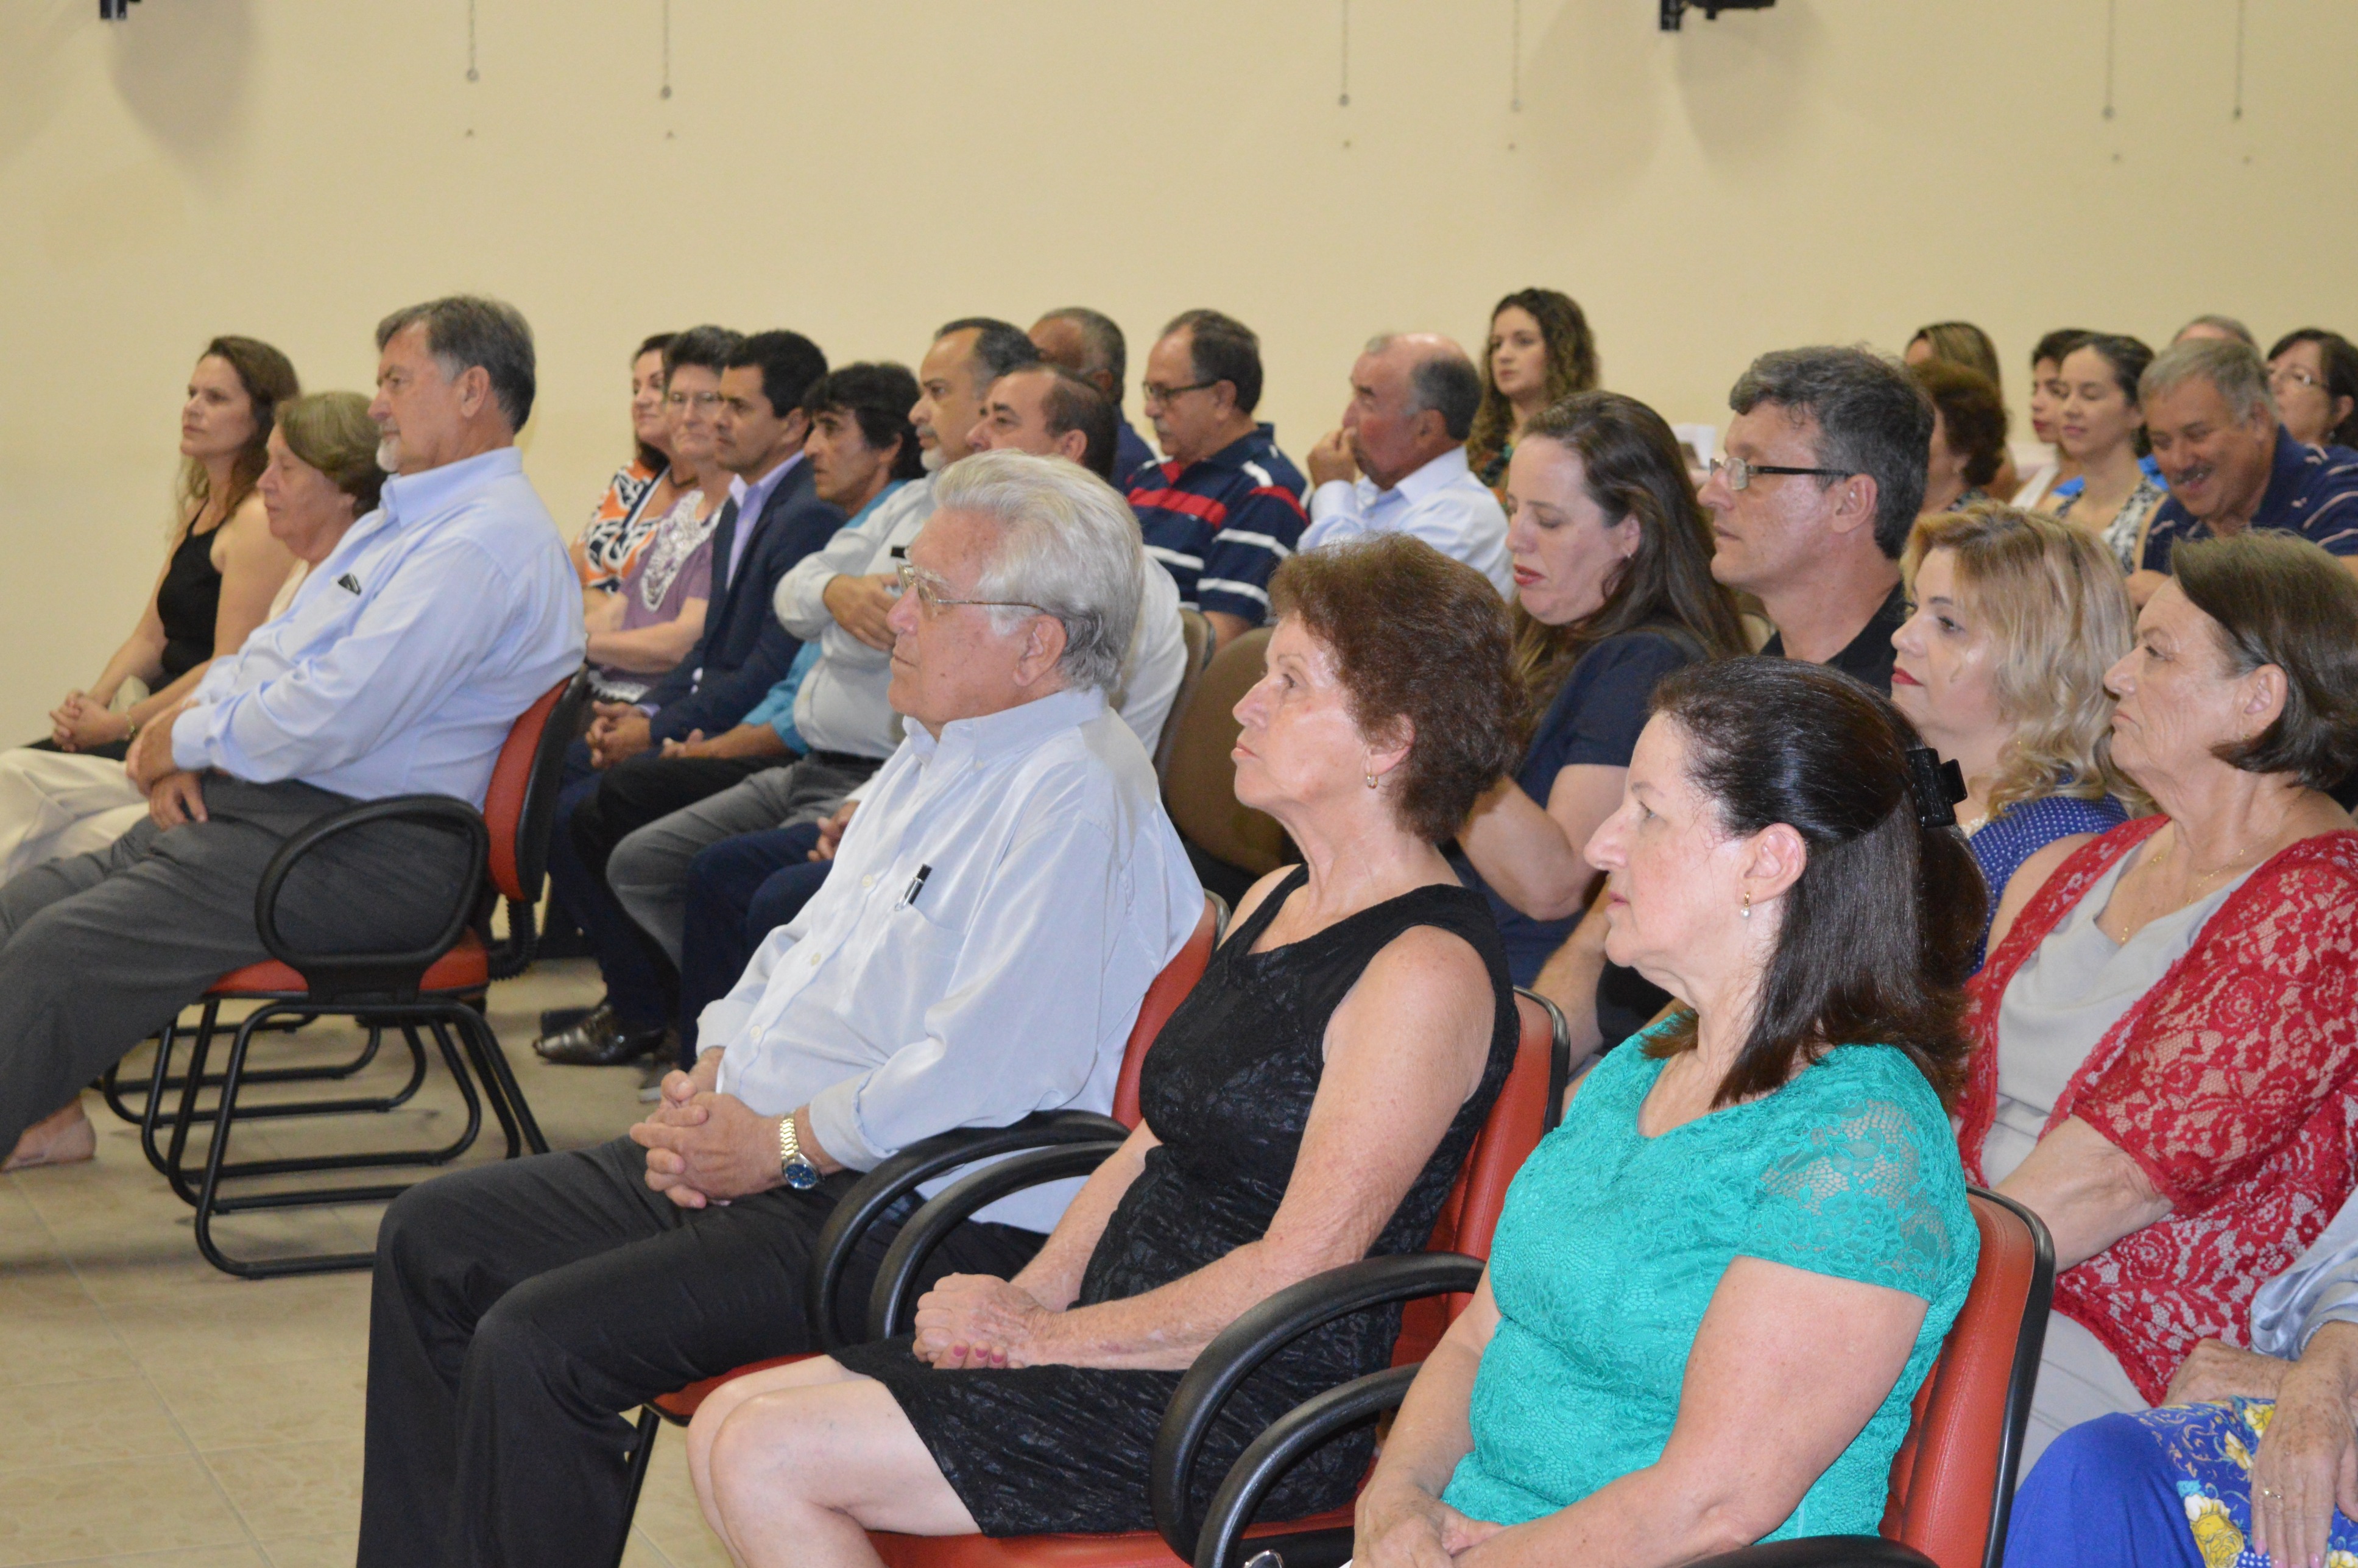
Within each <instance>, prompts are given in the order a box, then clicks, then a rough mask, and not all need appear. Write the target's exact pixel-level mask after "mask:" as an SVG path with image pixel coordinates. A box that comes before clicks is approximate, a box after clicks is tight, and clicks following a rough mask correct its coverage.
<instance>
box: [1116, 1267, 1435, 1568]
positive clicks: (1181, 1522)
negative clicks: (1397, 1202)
mask: <svg viewBox="0 0 2358 1568" xmlns="http://www.w3.org/2000/svg"><path fill="white" fill-rule="evenodd" d="M1481 1282H1482V1265H1481V1263H1480V1262H1478V1261H1477V1260H1474V1259H1472V1258H1468V1257H1466V1255H1465V1254H1463V1253H1460V1252H1408V1253H1402V1254H1400V1255H1398V1256H1396V1257H1390V1258H1368V1259H1365V1260H1361V1261H1359V1262H1357V1263H1346V1264H1345V1265H1343V1267H1341V1268H1339V1269H1329V1270H1327V1271H1325V1273H1323V1274H1314V1275H1312V1276H1311V1277H1310V1278H1309V1279H1306V1280H1304V1281H1302V1282H1301V1283H1300V1284H1295V1285H1288V1286H1287V1287H1286V1288H1285V1289H1283V1290H1282V1291H1280V1292H1277V1293H1276V1294H1275V1295H1272V1296H1271V1297H1270V1298H1269V1299H1268V1300H1267V1301H1265V1302H1263V1303H1260V1305H1259V1306H1256V1307H1254V1308H1252V1309H1251V1310H1250V1311H1249V1312H1247V1313H1245V1314H1243V1315H1242V1316H1241V1317H1238V1319H1237V1320H1236V1321H1235V1322H1234V1323H1232V1324H1230V1325H1228V1327H1226V1328H1224V1329H1222V1330H1221V1331H1220V1332H1219V1334H1218V1335H1217V1336H1216V1337H1215V1338H1214V1339H1213V1341H1212V1342H1211V1343H1210V1344H1209V1345H1206V1346H1204V1352H1203V1354H1202V1355H1200V1356H1198V1357H1195V1365H1194V1366H1192V1367H1190V1368H1187V1375H1186V1376H1185V1377H1184V1378H1182V1379H1179V1387H1178V1390H1177V1391H1175V1392H1174V1393H1173V1395H1172V1396H1171V1403H1170V1406H1169V1407H1168V1408H1167V1409H1165V1410H1164V1411H1163V1427H1162V1430H1161V1431H1160V1432H1158V1433H1156V1434H1155V1438H1154V1458H1153V1462H1152V1468H1151V1469H1150V1471H1149V1473H1148V1479H1149V1489H1150V1496H1151V1498H1152V1502H1153V1505H1154V1528H1155V1529H1156V1530H1158V1531H1160V1532H1161V1534H1162V1536H1163V1541H1164V1542H1165V1543H1166V1544H1168V1545H1169V1546H1170V1548H1171V1550H1172V1551H1173V1552H1176V1553H1177V1554H1178V1555H1179V1556H1180V1557H1181V1558H1183V1559H1184V1560H1187V1561H1189V1562H1193V1561H1194V1560H1195V1541H1196V1538H1197V1536H1198V1534H1199V1533H1200V1531H1201V1521H1200V1520H1198V1519H1195V1517H1194V1515H1193V1511H1192V1509H1190V1507H1189V1503H1188V1499H1189V1498H1190V1496H1191V1495H1192V1491H1193V1483H1194V1479H1195V1456H1196V1454H1198V1453H1199V1452H1200V1451H1201V1449H1202V1447H1203V1444H1204V1439H1205V1438H1206V1436H1207V1435H1208V1434H1209V1433H1210V1432H1211V1430H1212V1423H1213V1422H1214V1421H1216V1420H1217V1419H1218V1416H1219V1413H1220V1409H1221V1407H1222V1406H1223V1405H1225V1404H1227V1402H1228V1396H1229V1395H1230V1394H1232V1393H1234V1392H1235V1391H1236V1390H1237V1388H1238V1385H1239V1384H1241V1383H1242V1382H1243V1381H1244V1380H1245V1379H1247V1378H1249V1377H1250V1376H1251V1375H1252V1374H1253V1373H1254V1372H1255V1371H1257V1370H1259V1369H1260V1365H1261V1363H1262V1362H1264V1361H1267V1360H1268V1359H1269V1358H1270V1357H1271V1356H1274V1355H1276V1354H1277V1353H1278V1352H1279V1351H1280V1350H1282V1349H1283V1348H1284V1347H1285V1346H1288V1345H1290V1344H1292V1343H1293V1341H1294V1340H1296V1339H1299V1338H1301V1337H1302V1336H1303V1335H1305V1334H1307V1333H1309V1332H1310V1331H1311V1330H1313V1329H1314V1328H1318V1327H1320V1326H1322V1325H1325V1324H1328V1323H1332V1322H1333V1321H1335V1320H1336V1318H1338V1317H1347V1316H1349V1315H1350V1314H1353V1313H1355V1312H1365V1311H1366V1310H1367V1309H1368V1308H1369V1307H1374V1306H1383V1305H1386V1304H1388V1303H1392V1302H1409V1301H1415V1300H1417V1299H1419V1298H1421V1297H1423V1296H1437V1295H1446V1294H1452V1293H1456V1292H1471V1291H1473V1290H1474V1289H1475V1288H1476V1286H1478V1285H1479V1284H1480V1283H1481Z"/></svg>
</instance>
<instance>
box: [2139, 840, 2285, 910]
mask: <svg viewBox="0 0 2358 1568" xmlns="http://www.w3.org/2000/svg"><path fill="white" fill-rule="evenodd" d="M2179 842H2180V839H2179V834H2178V828H2177V825H2176V824H2174V823H2173V824H2172V825H2171V828H2170V838H2169V853H2168V854H2165V855H2163V856H2162V857H2161V860H2160V861H2158V862H2156V863H2157V865H2158V864H2160V863H2161V862H2162V861H2169V860H2174V859H2176V858H2177V855H2178V846H2179ZM2264 842H2265V841H2264ZM2259 858H2260V852H2259V851H2257V850H2254V851H2251V852H2249V853H2246V854H2242V855H2238V856H2236V857H2234V859H2232V860H2228V861H2227V863H2226V864H2224V865H2223V866H2221V867H2220V868H2219V869H2218V870H2216V871H2204V872H2201V874H2199V875H2197V874H2196V873H2195V871H2194V865H2193V862H2192V861H2191V860H2189V861H2188V862H2187V867H2186V871H2187V875H2188V876H2189V877H2190V878H2192V881H2190V883H2189V885H2188V891H2187V902H2188V903H2193V902H2194V901H2195V900H2196V899H2198V898H2201V896H2202V894H2203V892H2204V890H2205V889H2207V888H2208V887H2209V886H2210V884H2211V883H2212V882H2214V881H2218V880H2219V879H2220V878H2221V877H2223V876H2226V875H2228V874H2230V873H2231V872H2234V871H2243V870H2244V869H2246V867H2247V866H2248V865H2249V864H2250V863H2251V862H2252V861H2255V860H2258V859H2259Z"/></svg>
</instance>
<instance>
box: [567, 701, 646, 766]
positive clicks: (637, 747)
mask: <svg viewBox="0 0 2358 1568" xmlns="http://www.w3.org/2000/svg"><path fill="white" fill-rule="evenodd" d="M591 706H592V707H593V708H595V709H596V710H597V714H598V717H597V718H595V719H591V720H590V732H589V733H588V734H587V735H585V736H583V737H582V739H583V740H584V741H587V742H588V743H589V747H590V766H592V767H594V768H600V769H604V768H611V767H612V766H614V765H615V764H616V763H617V762H629V761H630V760H631V759H632V758H633V757H635V756H637V755H638V754H639V753H640V752H644V751H647V750H649V749H650V748H651V747H653V746H654V733H653V730H654V727H653V726H652V725H651V724H650V723H649V722H648V720H647V716H646V715H645V714H644V713H643V712H641V711H640V710H639V709H638V708H636V707H635V706H633V704H631V703H627V702H600V703H594V704H592V705H591Z"/></svg>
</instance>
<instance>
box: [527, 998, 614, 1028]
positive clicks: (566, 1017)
mask: <svg viewBox="0 0 2358 1568" xmlns="http://www.w3.org/2000/svg"><path fill="white" fill-rule="evenodd" d="M604 1005H605V1004H604V1003H603V1002H600V1004H599V1006H600V1007H602V1006H604ZM595 1011H598V1008H595V1007H544V1008H542V1009H541V1010H540V1032H541V1033H542V1034H543V1035H544V1036H546V1035H550V1034H561V1033H564V1032H565V1031H567V1030H568V1029H570V1028H572V1027H573V1026H574V1025H575V1024H577V1023H579V1022H581V1021H582V1020H584V1019H586V1018H588V1017H589V1016H590V1014H591V1013H593V1012H595Z"/></svg>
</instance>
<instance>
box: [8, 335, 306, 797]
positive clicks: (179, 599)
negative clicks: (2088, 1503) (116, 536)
mask: <svg viewBox="0 0 2358 1568" xmlns="http://www.w3.org/2000/svg"><path fill="white" fill-rule="evenodd" d="M299 391H300V388H299V387H298V385H297V383H296V379H295V367H294V366H293V365H291V364H289V363H287V356H286V355H284V354H282V353H280V352H279V351H277V350H276V349H274V348H272V347H271V346H270V345H269V344H267V343H265V342H260V341H256V340H254V339H252V338H234V337H225V338H215V339H214V340H213V341H211V343H209V344H207V345H206V347H205V351H204V354H203V355H202V356H201V357H200V359H199V360H198V361H197V368H196V370H195V372H194V373H191V374H190V376H189V397H188V402H187V403H186V404H185V405H183V406H182V408H181V411H180V455H181V458H182V460H183V463H182V469H181V478H180V517H181V523H180V526H179V528H178V530H177V531H176V532H175V535H174V538H173V544H172V553H171V555H170V556H169V557H168V558H167V559H166V560H165V563H164V571H163V574H162V576H160V577H159V578H157V581H156V591H155V593H154V595H153V596H152V597H151V598H150V599H149V600H148V602H147V606H146V610H145V611H142V612H141V614H140V617H139V623H138V624H137V625H136V626H134V627H133V628H132V630H131V635H130V636H129V637H127V638H125V639H124V643H123V645H122V646H121V647H119V648H117V649H116V650H115V651H114V657H113V658H111V659H109V660H107V662H106V667H105V668H104V669H103V670H101V671H100V672H99V676H98V679H97V680H95V681H93V682H92V683H91V685H90V686H89V687H84V688H81V689H78V690H75V691H70V692H68V693H67V694H66V698H65V700H64V701H63V702H61V703H59V705H58V706H57V708H55V709H54V710H53V711H52V712H51V713H50V714H49V724H50V733H49V738H48V739H47V740H45V741H35V742H33V744H34V745H36V746H37V747H40V748H42V749H44V750H49V751H62V752H85V753H88V754H91V755H94V756H102V757H113V758H114V759H116V760H117V761H120V760H121V759H122V757H123V755H124V752H125V751H126V750H127V749H128V747H129V745H130V740H131V736H132V734H133V733H134V731H135V730H136V729H137V727H138V726H139V725H141V724H143V723H145V722H146V721H147V720H148V719H152V718H154V717H156V716H157V714H160V713H164V712H167V711H168V710H169V709H170V708H174V707H176V706H178V703H179V701H180V699H181V698H182V697H186V696H188V694H189V692H190V691H191V690H193V689H195V687H196V683H197V680H198V678H199V676H200V673H201V671H202V669H203V667H204V665H206V664H207V662H209V661H210V660H211V658H212V656H213V655H214V654H216V653H224V652H233V651H234V650H235V649H236V648H237V646H238V645H239V644H240V643H243V642H244V641H245V637H246V633H249V632H251V631H253V630H254V627H256V626H258V625H260V624H261V623H262V621H263V618H264V616H265V613H266V611H268V608H269V605H270V600H271V596H272V595H273V594H275V593H276V592H277V591H278V586H279V584H281V583H283V582H285V581H286V580H287V572H288V571H289V570H291V569H292V568H293V567H294V564H295V558H294V557H293V556H291V555H289V554H288V553H287V549H286V546H282V545H280V544H279V543H278V542H277V541H276V539H273V538H272V537H271V536H270V527H269V524H268V522H267V520H266V519H265V517H264V516H263V513H262V502H261V499H260V498H259V497H258V496H256V495H255V494H254V484H255V483H256V481H259V480H260V479H261V477H262V470H263V465H264V463H265V461H266V460H267V455H268V454H267V452H266V450H265V448H266V446H267V444H268V442H269V439H270V427H271V424H272V421H273V419H274V418H275V417H276V411H277V406H278V405H279V404H280V403H281V402H283V401H285V400H286V399H287V398H290V397H293V396H295V395H297V393H298V392H299ZM130 680H137V681H140V682H142V683H143V684H145V685H146V687H148V689H149V692H150V695H149V696H148V697H146V698H145V699H144V700H142V701H140V702H139V703H137V704H136V705H135V706H134V707H133V708H130V709H129V710H127V711H125V712H121V713H117V712H114V711H113V710H112V709H113V708H114V699H115V697H116V696H117V694H118V693H120V692H121V690H122V689H123V686H124V682H126V681H130Z"/></svg>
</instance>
